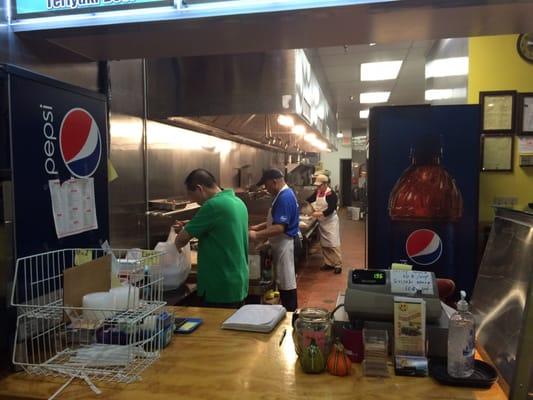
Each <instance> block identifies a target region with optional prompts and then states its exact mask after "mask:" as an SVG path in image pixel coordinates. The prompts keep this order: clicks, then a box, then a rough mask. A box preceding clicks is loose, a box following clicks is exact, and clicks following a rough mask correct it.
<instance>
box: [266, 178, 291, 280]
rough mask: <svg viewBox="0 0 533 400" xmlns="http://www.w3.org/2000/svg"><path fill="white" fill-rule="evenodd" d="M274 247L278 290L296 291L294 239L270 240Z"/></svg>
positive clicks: (275, 238)
mask: <svg viewBox="0 0 533 400" xmlns="http://www.w3.org/2000/svg"><path fill="white" fill-rule="evenodd" d="M288 188H289V187H288V186H287V185H285V186H284V187H283V189H281V190H280V192H279V193H278V194H277V196H276V197H275V198H274V201H273V202H272V206H274V204H275V203H276V200H277V199H278V196H279V195H280V193H281V192H282V191H284V190H286V189H288ZM271 226H272V207H270V208H269V210H268V216H267V227H271ZM268 240H269V242H270V245H271V246H272V262H273V264H274V267H275V268H276V283H277V284H278V290H293V289H296V273H295V269H294V239H293V238H291V237H290V236H287V235H286V234H285V233H282V234H280V235H277V236H274V237H271V238H269V239H268Z"/></svg>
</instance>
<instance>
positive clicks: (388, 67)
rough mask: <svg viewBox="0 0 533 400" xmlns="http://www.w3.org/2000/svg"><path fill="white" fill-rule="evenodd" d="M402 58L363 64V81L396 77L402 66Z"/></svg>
mask: <svg viewBox="0 0 533 400" xmlns="http://www.w3.org/2000/svg"><path fill="white" fill-rule="evenodd" d="M402 62H403V61H401V60H397V61H382V62H371V63H363V64H361V81H385V80H388V79H396V78H397V77H398V74H399V73H400V68H401V67H402Z"/></svg>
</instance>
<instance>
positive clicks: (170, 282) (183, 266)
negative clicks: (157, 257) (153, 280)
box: [154, 228, 191, 291]
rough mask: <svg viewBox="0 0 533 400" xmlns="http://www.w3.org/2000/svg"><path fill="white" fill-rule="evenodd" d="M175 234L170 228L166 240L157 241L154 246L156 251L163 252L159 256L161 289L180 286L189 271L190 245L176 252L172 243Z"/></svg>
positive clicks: (165, 289) (172, 288) (171, 288)
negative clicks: (161, 279)
mask: <svg viewBox="0 0 533 400" xmlns="http://www.w3.org/2000/svg"><path fill="white" fill-rule="evenodd" d="M175 237H176V234H175V233H174V230H173V229H172V228H171V229H170V233H169V235H168V239H167V241H166V242H159V243H157V245H156V246H155V249H154V250H156V251H160V252H162V253H164V254H163V255H162V256H161V263H160V267H161V273H162V275H163V290H164V291H167V290H174V289H177V288H178V287H180V286H181V285H182V284H183V282H185V280H186V279H187V277H188V276H189V273H190V272H191V246H190V245H189V244H187V246H185V247H183V248H182V249H181V253H180V252H178V250H177V249H176V246H175V245H174V238H175Z"/></svg>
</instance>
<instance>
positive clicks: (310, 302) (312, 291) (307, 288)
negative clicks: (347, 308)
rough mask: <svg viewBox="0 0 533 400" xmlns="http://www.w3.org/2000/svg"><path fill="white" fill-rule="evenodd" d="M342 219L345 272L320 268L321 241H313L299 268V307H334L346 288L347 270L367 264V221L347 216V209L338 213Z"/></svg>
mask: <svg viewBox="0 0 533 400" xmlns="http://www.w3.org/2000/svg"><path fill="white" fill-rule="evenodd" d="M339 219H340V232H341V250H342V258H343V264H344V265H343V269H342V273H340V274H334V273H333V271H321V270H320V267H321V266H322V265H323V264H324V262H323V259H322V254H321V252H320V244H319V243H318V242H315V243H313V245H312V247H311V249H310V251H309V257H308V259H307V261H306V262H303V263H300V265H298V266H297V268H296V273H297V278H296V282H297V287H298V307H299V308H304V307H321V308H326V309H328V310H330V311H331V310H333V308H334V307H335V302H336V300H337V294H338V293H339V292H344V291H345V290H346V285H347V279H348V278H347V273H348V271H349V270H350V269H352V268H363V267H364V261H365V222H364V221H352V220H350V219H348V215H347V213H346V212H345V210H341V211H340V212H339Z"/></svg>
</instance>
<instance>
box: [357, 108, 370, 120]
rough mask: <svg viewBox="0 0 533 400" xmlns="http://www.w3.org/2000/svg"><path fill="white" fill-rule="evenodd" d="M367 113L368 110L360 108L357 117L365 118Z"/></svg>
mask: <svg viewBox="0 0 533 400" xmlns="http://www.w3.org/2000/svg"><path fill="white" fill-rule="evenodd" d="M369 113H370V110H361V111H359V118H361V119H367V118H368V114H369Z"/></svg>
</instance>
